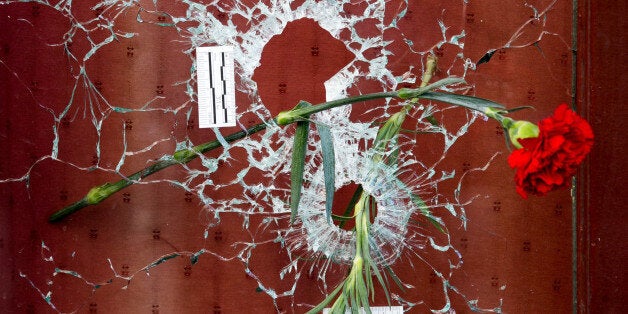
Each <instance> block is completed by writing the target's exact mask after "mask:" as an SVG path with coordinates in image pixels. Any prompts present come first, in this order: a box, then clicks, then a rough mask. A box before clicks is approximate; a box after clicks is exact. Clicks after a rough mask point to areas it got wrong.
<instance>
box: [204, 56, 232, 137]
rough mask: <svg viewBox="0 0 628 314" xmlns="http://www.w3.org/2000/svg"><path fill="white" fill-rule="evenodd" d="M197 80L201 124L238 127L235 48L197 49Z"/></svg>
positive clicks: (209, 126)
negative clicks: (234, 63) (234, 62)
mask: <svg viewBox="0 0 628 314" xmlns="http://www.w3.org/2000/svg"><path fill="white" fill-rule="evenodd" d="M196 80H197V85H198V123H199V127H201V128H211V127H225V126H235V125H236V108H235V78H234V65H233V47H231V46H214V47H198V48H196Z"/></svg>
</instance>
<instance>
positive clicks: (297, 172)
mask: <svg viewBox="0 0 628 314" xmlns="http://www.w3.org/2000/svg"><path fill="white" fill-rule="evenodd" d="M307 106H311V104H310V103H308V102H305V101H301V102H299V104H298V105H297V106H296V108H303V107H307ZM306 118H307V117H306ZM309 131H310V122H309V121H307V120H302V121H298V122H297V127H296V131H295V132H294V145H293V146H292V164H291V166H290V209H291V213H290V222H291V223H293V222H294V219H295V218H296V216H297V212H298V210H299V201H301V187H302V185H303V170H304V168H305V153H306V152H307V138H308V134H309Z"/></svg>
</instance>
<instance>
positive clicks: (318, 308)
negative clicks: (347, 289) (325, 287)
mask: <svg viewBox="0 0 628 314" xmlns="http://www.w3.org/2000/svg"><path fill="white" fill-rule="evenodd" d="M343 286H344V281H343V282H341V283H340V284H338V287H336V289H334V291H332V292H331V293H330V294H329V295H328V296H327V297H326V298H325V300H323V302H321V303H319V304H318V305H317V306H316V307H315V308H313V309H311V310H309V311H308V312H307V314H318V313H319V312H320V311H322V310H323V309H324V308H325V307H326V306H327V304H329V302H331V300H333V299H334V298H335V297H336V295H337V294H338V292H340V290H341V289H342V287H343Z"/></svg>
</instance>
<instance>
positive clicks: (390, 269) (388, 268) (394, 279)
mask: <svg viewBox="0 0 628 314" xmlns="http://www.w3.org/2000/svg"><path fill="white" fill-rule="evenodd" d="M384 269H385V270H386V271H387V272H388V275H389V276H390V278H392V279H393V281H394V282H395V284H397V287H399V289H401V292H406V289H405V288H404V286H403V283H401V279H399V277H397V274H395V272H394V271H393V270H392V268H390V266H388V265H384Z"/></svg>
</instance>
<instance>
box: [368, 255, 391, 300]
mask: <svg viewBox="0 0 628 314" xmlns="http://www.w3.org/2000/svg"><path fill="white" fill-rule="evenodd" d="M369 263H370V265H369V266H370V267H371V269H372V270H373V274H375V277H376V278H377V281H379V284H380V285H382V289H384V294H385V295H386V301H388V305H390V294H389V293H388V286H387V285H386V282H385V281H384V277H382V274H381V272H380V271H379V269H377V265H375V262H373V260H371V259H369Z"/></svg>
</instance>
